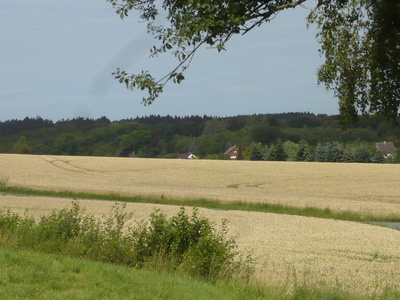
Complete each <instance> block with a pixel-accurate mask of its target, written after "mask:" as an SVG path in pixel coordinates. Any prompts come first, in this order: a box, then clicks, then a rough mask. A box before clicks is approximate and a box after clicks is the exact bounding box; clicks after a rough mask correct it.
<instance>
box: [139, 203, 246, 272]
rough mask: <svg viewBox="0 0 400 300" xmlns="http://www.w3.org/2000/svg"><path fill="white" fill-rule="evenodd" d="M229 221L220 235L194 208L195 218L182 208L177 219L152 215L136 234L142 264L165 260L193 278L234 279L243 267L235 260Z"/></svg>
mask: <svg viewBox="0 0 400 300" xmlns="http://www.w3.org/2000/svg"><path fill="white" fill-rule="evenodd" d="M226 235H227V227H226V221H224V222H223V223H222V230H221V231H220V232H217V230H216V229H215V225H214V224H213V223H211V222H210V221H209V220H208V219H205V218H200V217H199V215H198V209H196V208H194V209H193V212H192V216H191V217H189V216H188V215H186V212H185V209H184V208H181V210H180V211H179V213H178V215H177V216H174V217H172V218H171V219H167V218H166V216H165V215H164V214H163V213H161V212H160V211H156V212H154V213H153V214H151V220H150V225H149V226H143V227H142V228H141V229H140V230H138V231H137V232H135V249H136V251H137V260H138V262H142V263H145V262H146V261H149V260H150V261H151V260H152V259H154V257H157V256H163V257H164V258H165V259H166V260H168V261H170V262H174V267H175V268H179V269H181V270H184V271H185V272H187V273H189V274H191V275H199V276H201V277H204V278H208V279H215V278H216V277H218V276H221V274H222V273H224V276H227V275H228V274H229V276H230V275H232V273H233V271H234V270H235V269H236V268H239V267H240V264H239V263H236V262H235V260H234V258H235V257H236V256H237V254H238V253H237V252H236V251H235V249H236V245H235V242H234V241H233V240H232V239H227V237H226Z"/></svg>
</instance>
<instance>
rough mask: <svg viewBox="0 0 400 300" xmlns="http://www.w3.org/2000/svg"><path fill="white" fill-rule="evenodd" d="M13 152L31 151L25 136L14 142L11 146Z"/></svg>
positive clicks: (23, 152)
mask: <svg viewBox="0 0 400 300" xmlns="http://www.w3.org/2000/svg"><path fill="white" fill-rule="evenodd" d="M12 152H13V153H17V154H29V153H31V149H30V148H29V146H28V141H27V139H26V137H25V136H21V137H20V138H19V139H18V141H17V142H15V144H14V146H13V148H12Z"/></svg>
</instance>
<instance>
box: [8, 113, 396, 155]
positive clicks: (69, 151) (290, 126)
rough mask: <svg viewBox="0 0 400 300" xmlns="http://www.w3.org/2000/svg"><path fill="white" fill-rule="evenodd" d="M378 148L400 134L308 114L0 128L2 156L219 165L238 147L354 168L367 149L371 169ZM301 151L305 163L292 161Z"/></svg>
mask: <svg viewBox="0 0 400 300" xmlns="http://www.w3.org/2000/svg"><path fill="white" fill-rule="evenodd" d="M380 141H391V142H394V144H395V145H400V127H399V126H393V125H391V124H390V123H387V122H385V121H380V120H377V119H373V118H369V117H361V118H360V120H359V123H358V124H356V125H351V126H349V127H348V128H346V129H343V128H342V127H341V126H340V125H339V123H338V118H337V116H328V115H315V114H311V113H283V114H258V115H242V116H234V117H224V118H221V117H211V116H187V117H172V116H159V115H152V116H148V117H137V118H131V119H125V120H119V121H110V120H109V119H107V118H106V117H102V118H99V119H90V118H74V119H71V120H69V119H68V120H60V121H57V122H53V121H52V120H45V119H42V118H41V117H36V118H25V119H23V120H9V121H5V122H0V152H1V153H31V154H54V155H83V156H123V157H128V156H136V157H161V158H175V157H176V156H177V154H179V153H193V154H195V155H196V156H198V157H200V158H208V159H225V158H226V156H225V155H224V153H225V151H226V150H227V149H228V148H229V147H231V146H233V145H238V146H239V149H240V150H239V154H240V155H239V157H240V158H243V159H267V160H276V159H277V158H276V156H279V157H280V158H279V159H282V157H281V156H283V157H284V160H316V161H360V159H359V157H360V156H361V154H360V153H361V152H362V151H364V152H366V150H365V149H368V151H367V152H370V153H372V154H371V155H372V156H371V158H370V159H369V160H370V161H376V160H377V158H378V156H376V153H375V152H374V149H375V143H376V142H380ZM280 145H282V147H283V148H281V146H280ZM304 147H305V148H304ZM253 148H254V149H255V148H258V149H261V150H257V151H258V152H259V153H261V154H257V153H256V152H257V151H255V150H254V149H253ZM303 148H304V149H305V150H304V151H305V153H306V154H307V155H306V158H305V159H301V155H300V154H298V153H297V152H298V151H300V150H301V149H303ZM282 149H283V150H282ZM299 149H300V150H299ZM322 149H325V150H322ZM332 149H334V150H332ZM357 149H358V150H357ZM253 150H254V151H253ZM252 151H253V152H254V153H253V154H251V153H252ZM301 151H302V150H301ZM301 151H300V152H301ZM324 151H325V153H339V154H337V155H336V154H335V155H336V156H335V157H336V158H334V159H333V158H332V157H334V156H333V154H332V155H331V154H329V155H328V154H324V155H322V154H321V153H323V152H324ZM358 152H360V153H359V154H356V153H358ZM252 155H253V157H252ZM254 155H255V156H254ZM257 155H258V156H257ZM297 155H298V156H299V157H298V158H297V159H296V156H297ZM357 155H358V156H357ZM260 157H261V158H260ZM372 157H374V158H372ZM378 161H379V159H378Z"/></svg>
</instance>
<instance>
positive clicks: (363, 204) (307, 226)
mask: <svg viewBox="0 0 400 300" xmlns="http://www.w3.org/2000/svg"><path fill="white" fill-rule="evenodd" d="M399 171H400V168H399V166H397V165H372V164H329V163H289V162H281V163H273V162H247V161H205V160H204V161H202V160H162V159H128V158H95V157H63V156H30V155H0V179H1V178H3V181H4V180H8V183H9V184H11V185H19V186H25V187H32V188H42V189H54V190H74V191H87V192H97V193H110V192H112V193H119V194H124V195H135V194H143V195H155V196H159V195H164V196H170V197H180V198H201V197H205V198H210V199H219V200H224V201H233V200H235V201H238V200H240V201H250V202H269V203H281V204H288V205H293V206H299V207H304V206H317V207H321V208H325V207H330V208H331V209H336V210H341V209H346V210H353V211H370V212H374V213H378V214H393V213H395V214H399V213H400V210H399V208H400V199H399V194H400V193H399V188H398V175H399V174H400V172H399ZM70 203H71V200H68V199H59V198H48V197H22V196H12V195H0V209H1V208H4V209H5V208H10V209H11V210H12V211H16V212H20V213H23V212H24V211H25V209H26V208H29V214H33V215H34V216H35V217H39V216H40V215H43V214H47V213H49V212H50V211H51V210H53V209H61V208H64V207H69V206H70ZM80 204H81V206H82V207H84V208H86V209H87V211H88V212H89V213H91V214H94V215H96V216H101V215H104V214H106V213H108V212H109V211H110V210H111V206H112V205H113V203H112V202H110V201H95V200H81V201H80ZM155 208H160V209H161V210H162V211H164V212H165V213H167V214H168V215H173V214H175V213H177V211H178V209H179V207H176V206H166V205H155V204H137V203H129V204H127V208H126V209H127V211H131V212H133V215H134V219H133V220H132V221H131V222H132V224H135V222H137V221H140V220H146V219H147V218H148V216H149V214H150V213H151V212H153V211H154V209H155ZM187 210H188V212H190V208H188V209H187ZM200 215H201V216H205V217H208V218H210V219H211V220H212V221H215V222H216V223H217V224H220V222H221V220H222V219H227V220H228V222H229V223H228V228H229V232H230V234H231V235H232V236H233V237H235V240H236V241H237V244H238V247H239V250H240V251H241V252H242V253H244V254H246V253H252V255H253V257H254V258H255V262H256V274H255V276H256V278H257V280H259V281H261V282H264V283H265V284H275V285H276V284H278V285H279V284H282V285H285V284H287V285H289V286H290V285H294V284H296V283H297V284H302V283H306V284H308V285H310V286H313V285H316V286H319V287H325V286H326V287H333V288H341V289H344V290H347V291H350V292H351V293H358V294H364V295H365V294H367V295H374V294H380V293H382V291H383V290H384V289H385V288H393V289H397V290H400V231H398V230H394V229H389V228H382V227H377V226H372V225H367V224H360V223H355V222H345V221H335V220H324V219H317V218H310V217H301V216H288V215H277V214H271V213H258V212H241V211H223V210H211V209H200Z"/></svg>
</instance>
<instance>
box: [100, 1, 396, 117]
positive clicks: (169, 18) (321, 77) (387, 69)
mask: <svg viewBox="0 0 400 300" xmlns="http://www.w3.org/2000/svg"><path fill="white" fill-rule="evenodd" d="M107 1H108V2H110V3H111V4H112V5H113V7H114V8H115V10H116V12H117V13H118V14H119V15H120V17H121V18H124V17H127V16H128V15H129V13H130V11H132V10H135V11H139V12H140V18H141V19H142V20H145V21H146V22H147V28H148V32H149V33H150V34H152V35H154V38H155V39H156V40H158V42H159V43H158V45H155V46H153V48H152V49H150V52H151V56H153V57H156V56H157V55H158V54H160V53H164V52H171V53H172V54H173V55H174V56H175V57H176V59H177V60H178V62H177V65H176V68H174V69H173V70H171V72H170V73H168V74H166V75H165V76H164V77H163V78H160V79H156V78H154V77H153V76H152V75H151V74H150V73H149V72H148V71H142V72H141V73H140V74H133V75H131V74H129V73H128V72H126V71H125V70H120V69H117V71H116V72H115V73H113V74H114V76H115V78H116V79H118V80H119V81H120V82H121V83H125V84H126V86H127V88H129V89H131V90H133V89H134V88H138V89H141V90H145V91H147V92H148V97H145V98H143V103H144V104H145V105H147V104H151V103H152V102H153V101H154V100H155V99H156V98H157V97H158V96H159V95H160V93H162V91H163V87H164V86H165V84H166V83H167V82H169V81H173V82H174V83H181V81H182V80H184V78H185V77H184V75H183V73H184V72H185V70H186V69H187V68H188V67H189V65H190V63H191V61H192V59H193V55H194V54H195V53H196V51H197V50H198V49H199V48H200V47H201V46H204V45H208V46H211V47H215V48H216V49H217V50H218V51H221V50H224V49H225V47H226V44H227V42H228V41H229V39H230V38H232V37H233V36H234V35H238V34H242V35H243V34H246V33H247V32H249V31H250V30H252V29H254V28H256V27H258V26H261V25H263V24H265V23H268V22H270V21H272V19H273V17H274V16H275V15H276V14H277V13H279V12H281V11H284V10H288V9H293V8H296V7H299V6H302V5H303V4H304V3H305V2H307V1H309V0H298V1H294V0H264V1H254V0H219V1H215V0H164V1H154V0H107ZM309 2H312V1H309ZM308 22H309V23H310V24H316V25H317V27H318V30H319V31H318V34H317V39H318V41H319V42H320V44H321V49H320V53H321V55H323V56H324V57H325V63H324V64H323V65H322V66H321V67H320V68H319V70H318V82H319V83H322V84H325V86H326V88H327V89H333V91H334V93H335V96H337V97H338V100H339V107H340V113H341V115H342V121H343V122H349V121H354V120H355V119H356V118H357V115H358V114H360V113H363V114H376V115H381V116H384V117H385V118H386V119H389V120H396V119H397V117H398V110H399V106H400V80H399V79H400V64H399V57H400V55H399V54H400V53H399V52H400V46H399V45H400V3H399V0H319V1H318V3H316V2H315V7H314V8H313V9H312V11H311V13H310V15H309V18H308Z"/></svg>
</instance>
